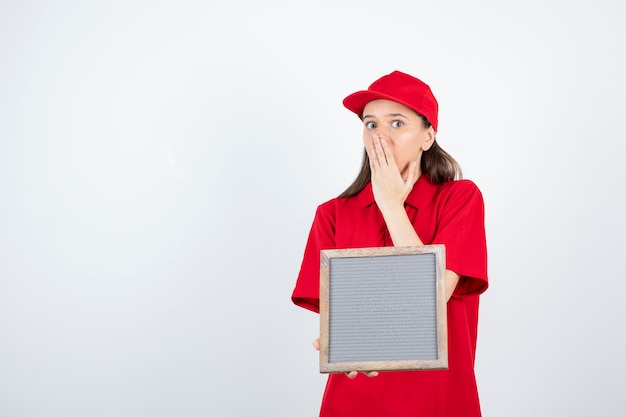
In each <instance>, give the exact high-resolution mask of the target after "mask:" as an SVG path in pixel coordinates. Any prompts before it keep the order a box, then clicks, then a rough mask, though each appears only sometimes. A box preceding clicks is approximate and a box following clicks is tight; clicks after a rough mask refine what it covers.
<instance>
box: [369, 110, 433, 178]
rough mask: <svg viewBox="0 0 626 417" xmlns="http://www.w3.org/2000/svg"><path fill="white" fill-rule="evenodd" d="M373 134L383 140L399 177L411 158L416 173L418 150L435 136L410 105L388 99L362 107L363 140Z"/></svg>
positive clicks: (418, 157)
mask: <svg viewBox="0 0 626 417" xmlns="http://www.w3.org/2000/svg"><path fill="white" fill-rule="evenodd" d="M374 135H377V136H378V137H379V138H381V139H382V138H384V139H386V140H387V143H388V144H389V147H390V148H391V151H392V152H393V157H394V159H395V161H396V164H397V165H398V169H399V170H400V173H401V174H402V176H403V178H404V177H405V173H406V171H407V169H408V167H409V164H410V163H411V162H413V161H416V162H417V168H418V173H419V174H421V172H419V167H420V160H421V157H422V152H424V151H427V150H428V149H429V148H430V147H431V145H432V144H433V141H434V139H435V130H434V129H433V128H432V127H429V128H425V127H424V124H423V120H422V118H421V117H420V116H419V115H418V114H417V113H415V112H414V111H413V110H411V109H410V108H408V107H406V106H404V105H402V104H400V103H396V102H395V101H390V100H374V101H370V102H369V103H367V104H366V105H365V108H364V109H363V143H365V144H368V143H371V141H372V138H373V137H374Z"/></svg>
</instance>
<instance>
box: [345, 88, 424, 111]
mask: <svg viewBox="0 0 626 417" xmlns="http://www.w3.org/2000/svg"><path fill="white" fill-rule="evenodd" d="M374 100H390V101H395V102H396V103H400V104H402V105H403V106H406V107H408V108H409V109H411V110H413V111H415V112H416V113H417V111H416V110H415V109H414V108H413V106H412V105H411V104H409V103H406V102H404V101H403V100H398V99H397V98H396V97H393V96H390V95H387V94H383V93H379V92H377V91H369V90H364V91H357V92H356V93H352V94H350V95H349V96H348V97H346V98H344V99H343V105H344V106H345V108H346V109H348V110H350V111H351V112H353V113H355V114H356V115H357V116H359V117H363V109H364V108H365V105H366V104H367V103H369V102H370V101H374Z"/></svg>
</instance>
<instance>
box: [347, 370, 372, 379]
mask: <svg viewBox="0 0 626 417" xmlns="http://www.w3.org/2000/svg"><path fill="white" fill-rule="evenodd" d="M363 373H364V374H365V375H367V376H368V378H373V377H375V376H378V371H370V372H363ZM358 374H359V373H358V372H357V371H351V372H348V373H347V374H346V376H347V377H348V378H350V379H354V378H356V377H357V375H358Z"/></svg>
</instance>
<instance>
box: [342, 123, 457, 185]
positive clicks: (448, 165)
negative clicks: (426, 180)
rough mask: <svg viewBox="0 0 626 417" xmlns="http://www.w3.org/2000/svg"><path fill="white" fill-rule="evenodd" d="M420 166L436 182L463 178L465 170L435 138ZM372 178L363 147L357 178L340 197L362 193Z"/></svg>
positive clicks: (428, 125) (427, 124) (423, 154)
mask: <svg viewBox="0 0 626 417" xmlns="http://www.w3.org/2000/svg"><path fill="white" fill-rule="evenodd" d="M419 116H420V117H421V118H422V122H423V123H424V127H425V128H426V129H428V128H429V127H430V126H431V125H430V122H429V121H428V120H427V119H426V118H425V117H423V116H422V115H419ZM420 168H421V169H422V174H428V175H429V176H430V180H431V181H432V182H433V183H435V184H441V183H444V182H446V181H452V180H454V179H461V178H463V172H462V171H461V166H460V165H459V163H458V162H456V160H455V159H454V158H453V157H452V156H450V154H449V153H448V152H446V151H444V150H443V148H442V147H441V146H439V144H438V143H437V139H435V140H434V142H433V144H432V146H431V147H430V149H428V150H427V151H426V152H424V153H422V159H421V161H420ZM371 180H372V171H371V170H370V159H369V157H368V156H367V152H366V151H365V149H363V161H362V162H361V170H360V171H359V174H358V175H357V177H356V179H355V180H354V182H353V183H352V184H350V186H349V187H348V188H346V190H345V191H344V192H343V193H341V194H340V195H339V197H352V196H354V195H357V194H358V193H360V192H361V191H362V190H363V188H365V187H366V186H367V184H368V183H369V182H370V181H371Z"/></svg>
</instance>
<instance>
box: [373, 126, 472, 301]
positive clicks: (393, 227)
mask: <svg viewBox="0 0 626 417" xmlns="http://www.w3.org/2000/svg"><path fill="white" fill-rule="evenodd" d="M365 149H366V151H367V155H368V157H369V160H370V169H371V171H372V191H373V192H374V199H375V200H376V205H377V206H378V208H379V209H380V211H381V213H382V215H383V218H384V219H385V223H386V224H387V230H389V235H390V236H391V240H392V241H393V244H394V246H421V245H423V244H424V243H423V242H422V240H421V239H420V238H419V236H418V235H417V232H416V231H415V228H414V227H413V225H412V224H411V221H410V220H409V216H408V215H407V213H406V209H405V208H404V202H405V200H406V198H407V196H408V195H409V193H410V192H411V190H412V189H413V186H414V185H415V183H416V182H417V179H418V178H419V176H420V175H421V171H420V170H419V169H418V165H417V161H413V162H412V163H411V165H410V166H409V168H408V170H407V174H406V179H403V178H402V175H401V173H400V169H399V168H398V166H397V165H396V161H395V159H394V157H393V152H392V151H391V149H390V148H389V145H388V143H387V141H386V140H385V139H380V138H379V137H378V136H377V135H374V136H373V137H372V142H371V144H366V147H365ZM459 278H460V277H459V274H457V273H456V272H454V271H450V270H446V300H449V299H450V297H451V296H452V293H453V292H454V289H455V288H456V285H457V283H458V282H459Z"/></svg>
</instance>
